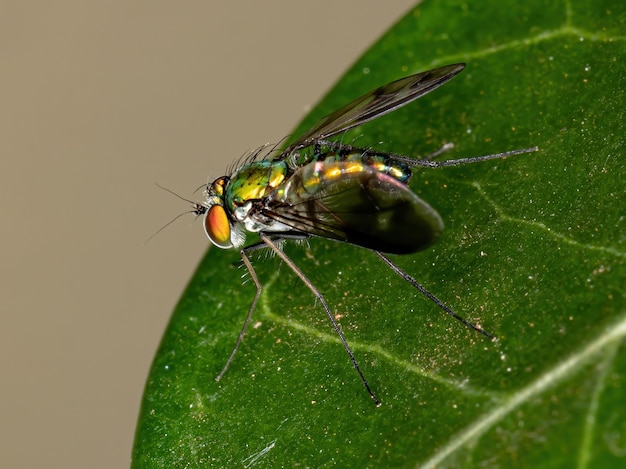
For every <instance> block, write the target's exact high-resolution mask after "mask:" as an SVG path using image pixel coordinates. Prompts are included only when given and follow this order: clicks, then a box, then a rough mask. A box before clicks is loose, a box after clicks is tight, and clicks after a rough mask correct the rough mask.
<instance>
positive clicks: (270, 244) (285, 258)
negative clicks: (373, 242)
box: [238, 232, 381, 407]
mask: <svg viewBox="0 0 626 469" xmlns="http://www.w3.org/2000/svg"><path fill="white" fill-rule="evenodd" d="M259 236H260V237H261V241H263V242H264V243H265V244H266V245H267V246H268V247H270V248H271V249H272V251H274V252H275V253H276V255H277V256H278V257H280V258H281V259H282V260H283V262H284V263H285V264H287V265H288V266H289V268H290V269H291V270H293V272H294V273H295V274H296V275H297V276H298V277H299V278H300V280H302V282H303V283H304V284H305V285H306V286H307V287H308V288H309V290H311V293H313V295H314V296H315V298H317V300H318V301H319V302H320V303H321V305H322V307H323V308H324V311H326V315H327V316H328V319H330V322H331V324H332V325H333V329H335V332H336V333H337V335H338V336H339V339H340V340H341V343H342V344H343V348H344V349H345V350H346V353H347V354H348V356H349V357H350V361H352V365H354V368H355V369H356V371H357V373H358V374H359V377H360V378H361V382H362V383H363V386H365V389H366V390H367V392H368V393H369V395H370V397H371V398H372V400H373V401H374V404H376V407H379V406H380V405H381V403H380V401H379V400H378V398H377V397H376V395H375V394H374V392H373V391H372V389H371V388H370V386H369V384H367V380H366V379H365V376H364V375H363V372H362V371H361V368H360V367H359V363H358V362H357V360H356V358H355V356H354V353H352V350H351V349H350V346H349V345H348V342H347V341H346V338H345V337H344V336H343V332H341V329H340V328H339V325H338V324H337V321H335V317H334V316H333V313H332V312H331V311H330V308H329V307H328V304H327V303H326V300H325V299H324V296H323V295H322V293H321V292H320V291H319V290H318V289H317V287H316V286H315V285H313V283H312V282H311V281H310V280H309V279H308V277H307V276H306V275H304V273H303V272H302V271H301V270H300V269H299V268H298V266H297V265H296V264H294V262H293V261H292V260H291V259H290V258H289V257H288V256H287V255H286V254H285V253H284V252H283V251H282V250H281V249H280V248H279V247H278V246H277V245H276V243H275V242H274V241H273V240H272V239H271V238H270V237H269V236H267V235H266V234H264V233H263V232H260V233H259ZM242 258H243V256H242ZM244 262H245V261H244ZM257 288H260V287H259V286H258V284H257ZM259 291H260V290H257V295H256V296H255V299H254V302H255V303H256V300H257V298H258V293H259ZM251 314H252V310H251V311H250V313H248V318H246V322H248V321H249V319H250V315H251ZM244 329H245V326H244ZM242 333H243V330H242ZM238 342H239V341H238Z"/></svg>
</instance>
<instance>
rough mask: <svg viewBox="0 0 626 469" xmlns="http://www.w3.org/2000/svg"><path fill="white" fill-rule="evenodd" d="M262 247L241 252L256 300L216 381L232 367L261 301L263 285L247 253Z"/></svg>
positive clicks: (249, 247)
mask: <svg viewBox="0 0 626 469" xmlns="http://www.w3.org/2000/svg"><path fill="white" fill-rule="evenodd" d="M262 247H264V246H261V245H260V244H253V245H252V246H248V247H246V248H243V249H242V250H241V251H239V254H240V256H241V260H242V261H243V263H244V265H245V266H246V269H248V272H249V273H250V277H251V278H252V281H253V282H254V285H256V293H255V294H254V299H253V300H252V304H251V305H250V309H249V310H248V315H247V316H246V320H245V321H244V323H243V327H242V328H241V332H240V333H239V337H238V338H237V342H236V343H235V348H234V349H233V351H232V353H231V354H230V357H228V361H227V362H226V365H224V368H222V371H220V373H219V374H218V375H217V376H216V377H215V381H219V380H220V379H222V376H224V373H226V370H228V367H229V366H230V364H231V363H232V361H233V359H234V358H235V354H236V353H237V350H239V345H240V344H241V342H242V340H243V337H244V335H246V329H247V328H248V324H249V323H250V319H251V318H252V313H253V312H254V310H255V308H256V304H257V301H258V300H259V297H260V296H261V291H262V290H263V285H261V282H259V278H258V277H257V274H256V271H255V270H254V267H252V263H251V262H250V259H249V258H248V256H247V255H246V251H253V250H256V249H260V248H262Z"/></svg>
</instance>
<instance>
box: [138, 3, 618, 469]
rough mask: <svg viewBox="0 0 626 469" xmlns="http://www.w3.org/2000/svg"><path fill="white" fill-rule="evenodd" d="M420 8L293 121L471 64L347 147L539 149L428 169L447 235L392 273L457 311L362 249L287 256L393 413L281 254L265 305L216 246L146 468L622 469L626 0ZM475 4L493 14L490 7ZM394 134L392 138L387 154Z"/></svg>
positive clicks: (182, 334) (164, 389)
mask: <svg viewBox="0 0 626 469" xmlns="http://www.w3.org/2000/svg"><path fill="white" fill-rule="evenodd" d="M482 5H483V4H482V3H480V2H479V3H478V4H476V5H475V4H472V3H469V4H468V3H465V2H454V1H447V2H445V3H444V2H424V3H423V4H422V5H420V6H419V7H417V8H416V9H415V10H414V11H412V12H410V13H409V14H408V15H407V16H406V17H405V18H403V19H402V20H401V21H400V22H399V23H398V24H397V25H396V26H394V27H393V29H392V30H391V31H389V32H388V33H387V34H386V35H385V36H384V37H383V38H382V39H381V40H380V41H379V42H378V43H377V44H376V45H375V46H374V47H372V49H371V50H370V51H368V52H367V53H366V54H365V55H364V56H363V57H362V58H361V59H359V60H358V62H357V63H356V64H355V65H354V67H353V68H352V69H351V70H350V71H349V72H348V73H347V74H346V76H345V77H343V78H342V80H341V81H340V82H339V83H338V84H337V86H336V87H335V88H334V89H333V90H332V91H331V92H330V93H329V94H328V96H327V97H326V98H325V99H324V100H323V101H322V102H321V103H320V105H319V106H318V107H317V108H316V109H315V110H314V111H313V112H312V113H311V116H309V118H307V119H306V121H305V122H304V123H303V124H302V125H301V126H300V127H299V131H304V130H306V128H308V127H310V126H311V125H312V124H313V123H314V122H315V121H316V120H317V119H318V118H320V117H321V116H322V115H324V114H327V113H329V112H331V111H333V110H335V109H337V108H339V107H340V106H341V105H343V104H346V103H347V102H349V101H350V100H351V99H354V98H357V97H358V96H360V95H361V94H363V93H365V92H367V91H369V90H371V89H373V88H375V87H376V86H379V85H382V84H385V83H386V82H389V81H392V80H394V79H397V78H400V77H402V76H406V75H409V74H412V73H416V72H419V71H423V70H426V69H429V68H434V67H436V66H440V65H444V64H449V63H455V62H467V64H468V66H467V68H466V70H465V71H464V72H463V73H462V74H460V75H459V76H458V77H457V78H455V79H454V80H453V81H451V82H450V83H448V84H446V85H445V86H443V87H441V88H440V89H438V90H436V91H435V92H433V93H432V94H430V95H428V96H427V97H425V98H423V99H421V100H419V101H418V102H416V103H412V104H410V105H408V106H405V107H404V108H402V109H400V110H398V111H395V112H393V113H392V114H390V115H388V116H385V117H383V118H380V119H378V120H376V121H374V122H372V123H368V124H366V125H364V126H362V127H361V128H359V129H355V130H354V131H352V132H351V133H350V134H349V135H348V136H346V137H345V139H346V141H351V140H352V139H356V142H355V144H358V145H360V146H367V145H374V146H375V147H376V148H380V149H384V150H389V151H393V152H397V153H402V154H406V155H424V154H428V153H429V152H432V151H434V150H436V149H437V148H439V147H440V146H441V145H442V144H443V143H445V142H454V144H455V148H454V150H452V151H450V152H448V153H446V154H445V155H443V157H442V158H450V159H451V158H457V157H461V156H478V155H483V154H488V153H496V152H500V151H506V150H511V149H518V148H526V147H531V146H534V145H538V146H539V149H540V151H539V152H537V153H532V154H527V155H521V156H516V157H511V158H507V159H505V160H495V161H490V162H485V163H479V164H473V165H468V166H462V167H454V168H443V169H425V170H419V171H416V172H415V174H414V176H413V180H412V183H411V187H412V188H413V190H414V191H415V192H416V193H417V194H419V195H420V196H421V197H422V198H424V199H425V200H427V201H428V202H429V203H431V204H432V205H433V206H434V207H435V208H436V209H437V210H438V211H439V213H440V214H441V216H442V217H443V219H444V221H445V223H446V230H445V231H444V235H443V237H442V239H441V240H440V241H439V242H438V244H436V245H435V246H434V247H432V248H430V249H429V250H427V251H424V252H422V253H418V254H416V255H411V256H396V257H394V260H395V261H396V262H397V263H398V264H399V265H400V266H401V267H402V268H403V269H405V270H406V271H407V272H408V273H409V274H411V275H413V276H415V277H416V278H417V279H418V280H419V281H420V282H421V283H422V284H423V285H425V286H426V287H427V288H428V289H429V290H430V291H431V292H432V293H434V294H435V295H437V296H438V297H439V298H441V299H442V300H443V301H444V302H446V303H447V304H448V305H449V306H451V307H452V308H453V309H454V310H455V311H456V312H457V313H459V314H460V315H461V316H464V317H466V318H468V319H469V320H471V321H476V322H478V323H480V324H481V325H482V326H483V327H484V328H485V329H486V330H488V331H490V332H492V333H493V334H495V335H496V336H497V337H498V341H497V342H489V341H488V340H486V339H485V338H484V337H482V336H480V335H478V334H476V333H475V332H473V331H471V330H468V329H467V328H465V327H463V326H462V325H461V324H459V323H458V322H457V321H454V320H453V319H451V318H450V317H448V316H447V315H446V314H444V313H443V312H442V311H441V310H440V309H438V308H437V307H436V306H435V305H434V304H433V303H432V302H430V301H429V300H427V299H426V298H424V297H423V296H421V295H420V294H418V293H417V292H416V291H414V290H413V289H412V288H411V287H410V286H409V285H408V284H406V283H405V282H403V281H402V280H401V279H400V278H398V277H397V276H395V275H394V274H393V273H392V272H391V271H390V270H389V269H388V268H386V267H385V266H384V265H383V264H382V263H381V262H380V260H379V259H378V258H377V257H376V256H375V255H374V254H373V253H370V252H368V251H366V250H363V249H359V248H357V247H355V246H351V245H348V244H341V243H335V242H331V241H326V240H322V239H313V240H311V242H310V246H309V247H306V248H305V247H303V246H298V245H293V244H292V245H289V244H288V245H287V246H286V247H285V251H286V253H287V254H288V255H289V256H291V258H292V259H293V260H294V262H295V263H296V264H297V265H298V266H299V267H300V268H301V269H302V270H303V271H304V272H305V273H306V275H308V276H309V277H310V279H311V281H312V282H313V283H314V284H315V285H316V286H317V287H318V288H319V289H320V290H321V291H322V292H323V293H324V295H325V297H326V299H327V301H328V302H329V304H330V306H331V308H333V310H334V311H335V312H336V313H337V315H339V316H338V317H340V324H341V327H342V329H343V331H344V333H345V336H346V339H347V340H348V342H349V343H350V344H351V346H352V347H353V350H354V352H355V355H356V357H357V359H358V360H359V361H360V364H361V367H362V369H363V372H364V374H365V376H366V377H367V378H368V380H369V383H370V385H371V386H372V388H373V390H374V391H375V392H376V393H377V395H378V397H379V398H380V400H381V401H382V403H383V405H382V406H381V407H379V408H376V407H375V406H374V405H373V403H372V401H371V400H370V399H369V397H368V395H367V393H366V392H365V390H364V388H363V386H362V384H361V382H360V380H359V378H358V376H357V374H356V373H355V371H354V369H353V368H352V366H351V364H350V362H349V360H348V357H347V356H346V354H345V352H344V350H343V348H342V346H341V344H340V342H339V340H338V338H337V337H336V335H334V333H333V331H332V328H331V326H330V324H329V322H328V319H327V318H326V316H325V314H324V312H323V310H322V309H321V308H320V306H319V305H316V304H315V302H314V300H313V297H312V295H311V294H310V291H309V290H308V289H307V288H306V287H305V286H304V285H303V284H302V282H300V281H299V280H298V279H297V278H296V277H295V275H294V274H293V273H292V272H291V271H290V270H289V268H288V267H287V266H285V265H281V263H280V262H279V260H278V259H276V258H270V257H267V256H264V255H260V256H258V257H256V258H255V260H254V265H255V268H256V269H257V272H258V275H259V278H260V280H261V282H262V283H263V284H264V286H265V289H264V290H263V294H262V296H261V298H260V301H259V305H258V307H257V310H256V311H255V314H254V318H253V321H252V323H253V325H252V327H250V328H249V330H248V333H247V335H246V337H245V340H244V342H243V344H242V346H241V348H240V350H239V352H238V354H237V356H236V357H235V360H234V362H233V363H232V365H231V367H230V369H229V370H228V371H227V373H226V375H225V376H224V378H223V379H222V380H221V381H220V382H216V381H215V379H214V378H215V376H216V375H217V373H218V372H219V371H220V370H221V368H222V367H223V365H224V364H225V361H226V359H227V358H228V356H229V354H230V352H231V350H232V347H233V345H234V342H235V340H236V337H237V334H238V333H239V330H240V327H241V325H242V323H243V320H244V317H245V315H246V312H247V310H248V307H249V305H250V302H251V300H252V297H253V294H254V290H255V288H254V285H253V283H252V282H247V283H245V285H243V286H242V285H241V275H242V273H243V272H244V270H243V269H242V268H239V263H238V254H237V253H236V252H234V251H220V250H217V249H212V250H210V252H209V253H208V255H207V256H206V258H205V259H204V260H203V261H202V263H201V265H200V266H199V268H198V271H197V272H196V274H195V276H194V277H193V279H192V281H191V283H190V285H189V287H188V289H187V291H186V292H185V293H184V295H183V297H182V298H181V300H180V303H179V305H178V307H177V308H176V311H175V312H174V315H173V317H172V320H171V323H170V325H169V327H168V329H167V331H166V333H165V336H164V338H163V341H162V343H161V346H160V349H159V351H158V354H157V356H156V358H155V360H154V364H153V368H152V371H151V373H150V377H149V379H148V382H147V385H146V391H145V395H144V401H143V406H142V410H141V415H140V418H139V423H138V427H137V435H136V441H135V448H134V454H133V467H135V468H140V467H168V468H171V467H208V466H211V467H242V466H243V467H251V466H253V465H254V466H258V467H296V466H297V467H326V466H332V465H336V466H338V467H414V466H417V465H425V466H434V465H436V466H437V467H472V466H487V467H511V466H516V467H575V466H579V467H586V466H593V467H616V466H620V465H622V466H623V465H624V464H625V463H626V462H625V458H626V423H625V422H626V399H625V398H624V387H625V386H626V378H625V376H626V346H625V345H624V343H625V342H624V337H625V336H626V294H625V288H624V287H625V285H626V268H625V263H626V184H625V181H626V171H625V165H626V162H625V160H624V157H625V155H624V153H625V151H624V150H625V148H626V145H625V138H624V135H625V133H626V132H625V129H624V122H625V121H626V116H625V109H626V99H625V94H626V93H625V91H624V90H626V71H625V70H626V69H625V68H624V62H623V59H624V57H626V36H625V35H624V33H625V31H626V3H624V2H616V1H613V2H601V1H600V2H599V1H595V0H594V1H578V2H563V3H559V2H555V3H548V4H546V3H545V2H538V3H536V5H535V4H529V3H527V2H506V3H504V2H503V3H501V4H498V3H494V2H492V3H489V8H486V7H483V6H482ZM484 5H487V4H486V3H485V4H484ZM381 142H382V143H381Z"/></svg>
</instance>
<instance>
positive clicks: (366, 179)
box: [261, 162, 443, 254]
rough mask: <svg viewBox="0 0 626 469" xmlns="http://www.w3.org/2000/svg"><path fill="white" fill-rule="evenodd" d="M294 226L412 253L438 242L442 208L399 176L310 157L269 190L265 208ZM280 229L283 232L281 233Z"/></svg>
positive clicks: (264, 214)
mask: <svg viewBox="0 0 626 469" xmlns="http://www.w3.org/2000/svg"><path fill="white" fill-rule="evenodd" d="M261 212H262V213H261V216H262V217H269V218H271V219H273V220H276V221H279V222H281V223H283V224H285V225H287V226H289V227H290V228H291V230H290V231H285V233H289V232H290V233H292V234H293V231H296V232H301V233H306V234H309V235H314V236H320V237H323V238H329V239H335V240H338V241H345V242H348V243H351V244H356V245H358V246H363V247H366V248H369V249H373V250H376V251H381V252H386V253H394V254H406V253H410V252H416V251H420V250H422V249H425V248H427V247H428V246H430V245H431V244H433V243H434V242H435V241H437V239H438V238H439V235H440V234H441V231H442V230H443V222H442V221H441V218H440V217H439V214H438V213H437V212H436V211H435V210H434V209H433V208H432V207H430V205H428V204H427V203H426V202H424V201H423V200H422V199H420V198H419V197H418V196H417V195H415V194H414V193H413V192H411V190H410V189H409V188H408V187H407V186H405V185H404V184H402V183H401V182H399V181H397V180H396V179H394V178H392V177H390V176H387V175H386V174H383V173H380V172H378V171H376V170H374V169H372V168H370V167H368V166H362V167H361V168H359V170H355V168H354V165H352V164H351V163H347V162H338V163H320V162H316V163H310V164H308V165H306V166H304V167H303V168H300V169H299V170H298V171H296V173H294V175H293V176H292V177H291V178H290V179H289V181H288V182H287V183H286V184H285V185H284V186H282V187H279V188H277V189H276V190H275V191H274V192H273V193H272V194H270V195H269V197H268V201H267V203H266V204H264V206H263V208H262V209H261ZM276 234H280V233H276Z"/></svg>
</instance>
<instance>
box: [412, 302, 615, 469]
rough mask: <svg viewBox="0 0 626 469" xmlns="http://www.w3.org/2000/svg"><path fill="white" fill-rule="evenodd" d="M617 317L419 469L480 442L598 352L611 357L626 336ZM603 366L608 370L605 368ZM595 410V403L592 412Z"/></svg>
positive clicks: (442, 448) (455, 437)
mask: <svg viewBox="0 0 626 469" xmlns="http://www.w3.org/2000/svg"><path fill="white" fill-rule="evenodd" d="M621 317H622V319H621V320H620V321H619V322H618V323H617V324H613V325H611V326H609V327H607V328H606V330H605V332H604V333H603V334H601V335H600V336H598V337H597V338H596V339H595V340H593V341H592V342H590V343H589V344H587V345H586V346H584V347H583V348H582V349H580V350H579V351H578V352H577V353H574V354H572V355H571V356H570V357H569V358H566V359H565V360H564V361H562V362H560V363H559V364H557V365H556V366H554V367H552V368H550V369H548V370H547V371H546V372H545V373H543V374H541V375H540V376H539V377H538V378H537V379H536V380H535V381H533V382H531V383H530V384H529V385H528V386H526V387H524V388H522V389H520V390H518V391H516V392H514V393H511V395H510V396H509V397H508V399H506V400H504V401H502V402H501V403H500V404H499V405H496V406H494V408H493V410H492V411H490V412H488V413H487V414H485V415H484V416H483V417H481V418H479V419H478V420H476V422H475V423H474V424H473V425H470V426H469V427H467V428H466V429H465V430H463V431H461V432H459V433H457V434H455V435H452V436H451V437H450V442H449V443H448V444H447V445H445V446H443V447H441V448H440V449H439V450H438V451H437V452H436V453H434V454H433V456H432V457H431V458H430V459H428V460H427V461H424V462H423V463H422V464H420V465H419V467H437V466H438V465H439V464H441V463H442V462H443V461H444V460H445V459H446V458H447V457H449V456H450V455H452V454H453V453H454V452H455V451H458V450H459V449H460V448H462V447H463V446H464V445H466V444H468V443H470V442H472V441H474V440H476V439H478V438H480V437H481V436H482V435H484V434H485V433H486V432H487V431H488V430H490V429H491V428H492V427H493V426H494V425H495V424H496V423H497V422H499V421H501V420H502V419H504V418H505V417H506V416H507V415H509V414H510V413H511V412H513V411H514V410H515V409H517V408H518V407H520V406H521V405H522V404H524V403H526V402H528V401H529V400H530V399H532V398H534V397H535V396H537V395H539V394H541V393H542V392H544V391H546V390H548V389H550V388H551V387H553V386H555V385H557V384H559V383H560V382H561V381H563V380H565V379H566V378H567V377H568V376H571V375H572V374H574V373H575V372H576V371H577V370H579V369H580V368H581V367H582V366H584V365H586V364H588V363H589V362H590V360H591V359H592V358H595V357H596V356H598V355H600V352H604V353H603V354H602V356H606V355H608V356H609V357H614V356H615V347H616V346H617V345H618V344H619V341H620V340H622V339H623V338H624V337H625V336H626V314H625V313H624V312H622V314H621ZM607 349H610V352H612V353H608V354H607V353H606V350H607ZM605 360H606V358H605ZM603 366H606V367H607V368H608V364H606V365H603ZM597 392H599V391H597ZM597 407H598V406H597V401H596V404H595V409H596V410H597ZM593 409H594V404H593V400H592V402H591V403H590V412H589V413H588V417H587V420H588V422H589V419H590V418H591V414H593V413H594V412H593ZM589 439H590V438H589ZM585 440H586V441H587V443H588V444H589V442H588V440H587V438H585ZM589 452H590V450H589V449H588V448H587V449H584V450H583V449H581V455H580V459H581V461H582V459H583V458H586V457H588V456H587V455H588V453H589Z"/></svg>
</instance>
